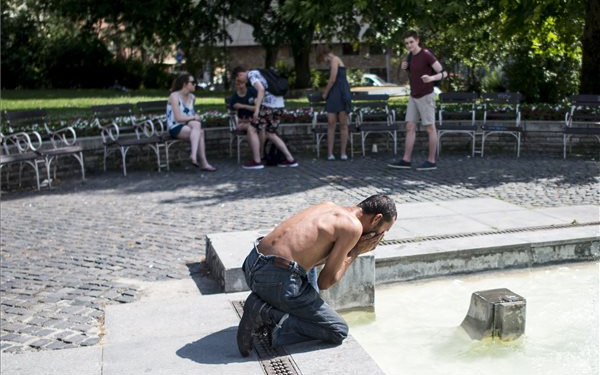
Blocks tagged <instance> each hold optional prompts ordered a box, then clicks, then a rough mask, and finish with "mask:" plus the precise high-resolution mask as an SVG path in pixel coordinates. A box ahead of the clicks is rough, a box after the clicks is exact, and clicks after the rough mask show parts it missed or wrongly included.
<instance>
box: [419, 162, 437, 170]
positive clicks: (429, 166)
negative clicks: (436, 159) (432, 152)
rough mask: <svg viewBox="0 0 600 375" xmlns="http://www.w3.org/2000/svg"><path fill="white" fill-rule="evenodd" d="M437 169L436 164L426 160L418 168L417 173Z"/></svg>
mask: <svg viewBox="0 0 600 375" xmlns="http://www.w3.org/2000/svg"><path fill="white" fill-rule="evenodd" d="M434 169H437V166H436V165H435V163H432V162H430V161H429V160H425V162H423V164H421V166H420V167H418V168H417V171H431V170H434Z"/></svg>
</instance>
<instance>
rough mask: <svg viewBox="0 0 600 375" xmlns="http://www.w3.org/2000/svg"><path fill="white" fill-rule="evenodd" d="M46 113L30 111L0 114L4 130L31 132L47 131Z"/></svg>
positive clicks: (38, 110)
mask: <svg viewBox="0 0 600 375" xmlns="http://www.w3.org/2000/svg"><path fill="white" fill-rule="evenodd" d="M46 116H47V112H46V111H45V110H43V109H37V110H30V111H4V112H3V113H2V118H3V126H2V128H4V129H8V128H10V129H12V132H28V131H32V130H35V131H37V130H39V129H46V130H47V129H48V128H47V119H46Z"/></svg>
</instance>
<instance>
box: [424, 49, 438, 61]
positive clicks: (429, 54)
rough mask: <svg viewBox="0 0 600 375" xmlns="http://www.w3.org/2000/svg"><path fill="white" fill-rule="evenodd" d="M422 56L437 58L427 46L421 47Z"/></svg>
mask: <svg viewBox="0 0 600 375" xmlns="http://www.w3.org/2000/svg"><path fill="white" fill-rule="evenodd" d="M423 56H425V57H427V58H428V59H433V60H437V57H436V56H435V53H433V52H431V50H430V49H428V48H423Z"/></svg>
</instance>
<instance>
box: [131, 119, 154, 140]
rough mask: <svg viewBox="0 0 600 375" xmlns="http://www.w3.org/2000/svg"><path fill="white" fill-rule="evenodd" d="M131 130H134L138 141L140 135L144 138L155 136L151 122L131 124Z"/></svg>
mask: <svg viewBox="0 0 600 375" xmlns="http://www.w3.org/2000/svg"><path fill="white" fill-rule="evenodd" d="M133 128H134V130H135V135H136V137H137V138H138V139H140V138H141V137H142V135H143V136H144V137H146V138H150V137H152V136H154V135H155V132H154V123H153V122H152V120H144V121H140V122H136V123H133Z"/></svg>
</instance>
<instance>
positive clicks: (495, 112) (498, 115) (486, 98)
mask: <svg viewBox="0 0 600 375" xmlns="http://www.w3.org/2000/svg"><path fill="white" fill-rule="evenodd" d="M482 98H483V108H484V112H483V122H484V125H485V123H486V122H487V121H488V120H500V121H515V124H516V126H520V122H521V111H520V110H519V106H520V104H521V99H522V98H523V96H522V95H521V94H520V93H518V92H493V93H484V94H483V96H482Z"/></svg>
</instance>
